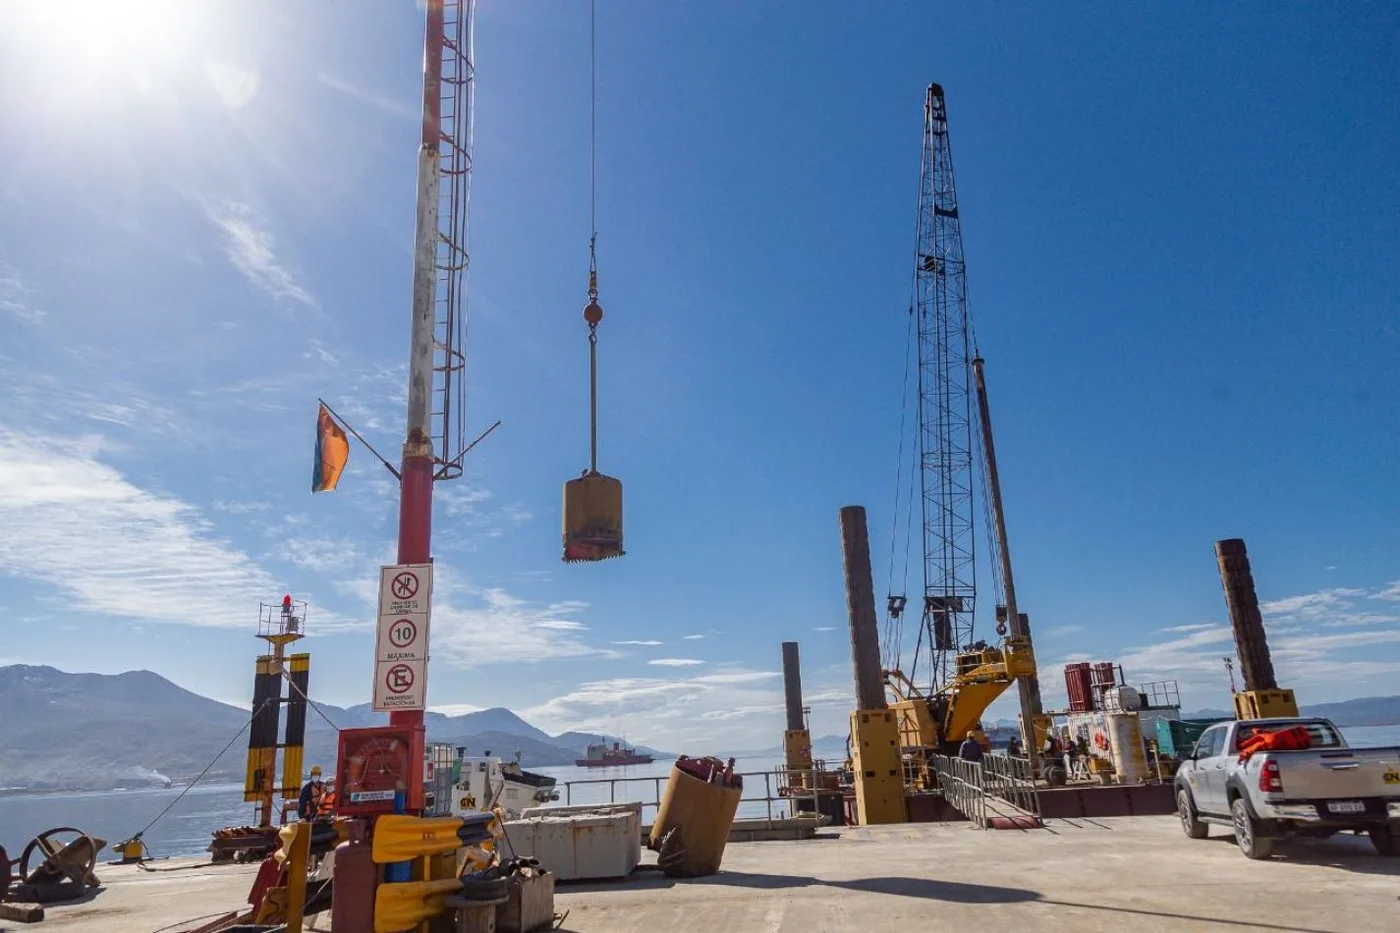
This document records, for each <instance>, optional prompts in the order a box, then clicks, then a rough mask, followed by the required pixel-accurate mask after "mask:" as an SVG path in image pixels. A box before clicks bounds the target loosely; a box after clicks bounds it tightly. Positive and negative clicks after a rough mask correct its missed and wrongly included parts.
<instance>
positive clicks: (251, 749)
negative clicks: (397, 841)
mask: <svg viewBox="0 0 1400 933" xmlns="http://www.w3.org/2000/svg"><path fill="white" fill-rule="evenodd" d="M305 624H306V603H305V602H302V601H296V600H293V599H292V597H290V596H283V597H282V602H281V604H280V605H278V604H269V603H261V604H259V606H258V637H259V638H261V639H262V640H263V641H265V642H267V643H268V645H270V646H271V648H272V652H271V653H270V654H264V655H261V656H260V657H259V658H258V662H257V673H256V675H255V677H254V679H253V725H252V729H251V731H250V732H249V733H248V772H247V777H246V778H245V780H244V782H243V799H244V800H245V801H246V802H248V803H256V804H258V826H260V827H266V826H271V825H272V798H273V797H275V796H277V795H278V794H279V793H280V794H281V795H282V799H283V800H295V799H297V798H298V797H299V796H300V795H301V767H302V755H303V752H304V750H305V746H306V691H307V684H308V683H309V681H310V676H311V655H309V654H293V655H288V654H287V653H286V652H287V646H288V645H290V644H292V643H293V642H295V641H300V640H301V638H302V636H303V635H304V627H305ZM284 679H285V680H286V681H287V682H288V683H289V685H290V686H289V689H288V690H287V695H286V696H285V697H284V696H283V695H282V693H283V691H282V681H283V680H284ZM284 704H285V705H286V707H287V731H286V733H285V734H284V738H283V740H282V741H281V742H280V743H279V742H278V741H277V731H278V726H279V725H280V723H281V719H282V706H283V705H284ZM278 750H281V752H282V783H281V784H280V785H279V784H277V783H276V775H277V752H278Z"/></svg>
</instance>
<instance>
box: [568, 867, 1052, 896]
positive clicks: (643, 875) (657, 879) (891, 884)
mask: <svg viewBox="0 0 1400 933" xmlns="http://www.w3.org/2000/svg"><path fill="white" fill-rule="evenodd" d="M626 884H627V887H628V888H634V889H640V890H660V889H664V888H671V887H675V886H676V885H677V884H684V885H691V886H697V887H707V888H708V887H719V888H726V887H728V888H755V889H758V890H764V891H780V890H793V889H798V888H813V887H821V888H844V889H845V890H848V891H864V892H866V893H869V894H888V895H891V896H894V897H917V898H923V899H925V900H931V901H948V902H952V903H958V904H1016V903H1021V902H1024V901H1033V900H1038V899H1039V898H1040V894H1039V893H1038V892H1036V891H1030V890H1027V889H1025V888H1004V887H998V886H996V885H988V884H966V883H964V882H961V881H939V880H937V879H935V878H901V877H875V878H856V879H854V880H852V881H822V880H820V879H817V878H812V877H810V876H807V875H769V874H759V873H754V872H742V871H723V870H721V871H720V872H719V873H718V874H714V875H708V876H706V877H704V878H668V877H666V876H665V875H663V874H661V873H660V872H638V873H636V874H633V875H632V876H631V877H630V878H629V879H628V880H627V882H626ZM561 888H562V886H561ZM567 889H568V890H569V891H590V890H616V889H617V885H615V884H569V885H568V886H567Z"/></svg>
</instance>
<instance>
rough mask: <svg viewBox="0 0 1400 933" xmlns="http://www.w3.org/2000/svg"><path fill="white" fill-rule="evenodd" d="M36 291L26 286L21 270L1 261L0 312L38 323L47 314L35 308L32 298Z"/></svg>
mask: <svg viewBox="0 0 1400 933" xmlns="http://www.w3.org/2000/svg"><path fill="white" fill-rule="evenodd" d="M33 294H34V289H32V288H30V287H29V286H27V285H25V283H24V280H23V279H21V278H20V275H19V270H17V269H16V268H15V267H14V266H12V265H10V264H9V263H8V262H5V261H4V260H0V311H4V312H7V313H9V314H13V315H14V316H15V317H17V318H20V319H21V320H25V321H30V322H37V321H38V320H39V319H40V318H42V317H43V316H44V314H45V312H44V311H41V310H40V309H39V308H37V307H35V306H34V303H33V300H32V299H31V297H30V296H32V295H33Z"/></svg>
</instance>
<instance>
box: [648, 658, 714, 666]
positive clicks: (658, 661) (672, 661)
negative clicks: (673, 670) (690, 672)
mask: <svg viewBox="0 0 1400 933" xmlns="http://www.w3.org/2000/svg"><path fill="white" fill-rule="evenodd" d="M647 663H648V664H652V665H655V666H656V667H695V666H697V665H700V664H704V663H705V662H704V661H701V660H699V659H698V658H652V659H651V660H650V661H648V662H647Z"/></svg>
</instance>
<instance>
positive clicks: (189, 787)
mask: <svg viewBox="0 0 1400 933" xmlns="http://www.w3.org/2000/svg"><path fill="white" fill-rule="evenodd" d="M270 702H271V701H270V700H264V701H263V702H262V704H261V705H260V706H258V708H257V709H255V710H253V713H252V715H251V716H249V717H248V719H247V720H246V721H245V722H244V723H243V725H241V726H239V727H238V731H237V732H235V733H234V734H233V738H231V739H229V740H228V744H227V745H225V746H224V747H223V750H222V751H221V752H219V754H217V755H215V756H214V758H213V760H212V761H210V762H209V764H207V765H205V766H204V770H203V771H201V772H199V775H198V776H197V777H195V779H194V780H193V781H190V782H189V783H188V784H186V785H185V789H184V790H182V791H180V793H179V795H178V796H177V797H176V798H175V799H174V800H172V801H170V803H169V804H167V805H166V808H165V809H164V810H162V811H160V812H159V813H157V814H156V817H155V819H153V820H151V821H150V822H149V823H147V824H146V825H145V827H144V828H142V830H141V831H140V832H139V833H137V834H136V835H134V836H132V837H131V838H133V839H140V838H141V837H142V836H144V835H145V834H146V833H147V832H148V831H149V830H150V828H151V827H152V826H154V825H156V823H158V822H160V819H161V817H163V816H165V814H167V813H169V812H170V811H171V809H172V808H174V806H175V804H177V803H179V802H180V801H181V800H183V799H185V795H186V794H188V793H189V792H190V791H192V790H194V786H195V785H196V784H198V783H199V782H200V781H201V780H202V779H203V778H204V776H205V775H206V774H208V773H209V769H211V768H213V767H214V765H216V764H218V763H219V759H220V758H222V757H224V755H226V754H227V753H228V750H229V749H230V748H233V743H234V742H237V741H238V737H239V736H241V735H242V734H243V733H244V732H246V731H247V730H248V727H249V726H251V725H252V724H253V720H255V719H257V718H258V714H259V713H261V712H262V711H263V707H265V706H267V704H268V703H270Z"/></svg>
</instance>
